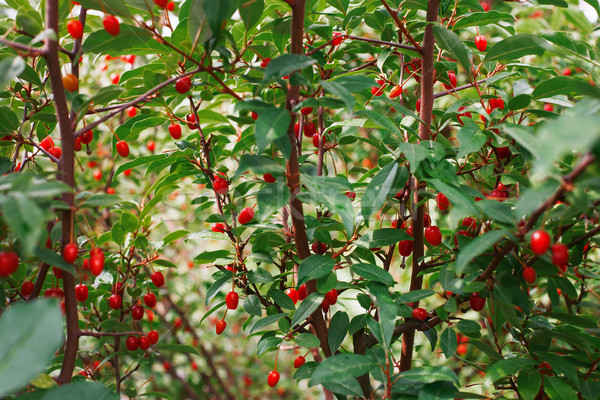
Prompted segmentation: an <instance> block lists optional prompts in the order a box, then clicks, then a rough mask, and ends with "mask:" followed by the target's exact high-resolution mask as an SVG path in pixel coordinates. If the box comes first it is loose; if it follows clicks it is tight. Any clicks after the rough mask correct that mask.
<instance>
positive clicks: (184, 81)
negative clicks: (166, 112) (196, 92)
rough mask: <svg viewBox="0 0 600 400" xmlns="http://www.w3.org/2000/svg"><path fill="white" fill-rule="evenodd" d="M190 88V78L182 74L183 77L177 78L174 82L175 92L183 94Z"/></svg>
mask: <svg viewBox="0 0 600 400" xmlns="http://www.w3.org/2000/svg"><path fill="white" fill-rule="evenodd" d="M191 88H192V80H191V79H190V77H189V76H184V77H183V78H179V79H177V82H175V90H177V93H180V94H184V93H187V92H189V91H190V89H191Z"/></svg>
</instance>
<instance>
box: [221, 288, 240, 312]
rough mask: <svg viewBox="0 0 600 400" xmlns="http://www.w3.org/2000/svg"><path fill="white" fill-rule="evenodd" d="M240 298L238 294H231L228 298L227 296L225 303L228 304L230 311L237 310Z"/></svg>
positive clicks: (228, 294)
mask: <svg viewBox="0 0 600 400" xmlns="http://www.w3.org/2000/svg"><path fill="white" fill-rule="evenodd" d="M239 299H240V297H239V296H238V294H237V293H236V292H229V293H227V296H225V303H226V304H227V308H229V309H230V310H235V309H236V308H237V306H238V301H239Z"/></svg>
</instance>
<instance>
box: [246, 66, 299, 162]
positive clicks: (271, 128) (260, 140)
mask: <svg viewBox="0 0 600 400" xmlns="http://www.w3.org/2000/svg"><path fill="white" fill-rule="evenodd" d="M270 65H271V64H269V66H270ZM290 120H291V116H290V112H289V111H288V110H286V109H284V108H272V109H268V110H264V111H263V112H261V113H260V114H259V115H258V119H257V120H256V123H255V124H254V136H255V137H256V144H258V150H259V151H264V150H265V149H266V148H267V147H269V146H270V145H271V144H272V143H273V142H275V141H276V140H278V139H282V138H283V137H286V136H287V130H288V127H289V125H290Z"/></svg>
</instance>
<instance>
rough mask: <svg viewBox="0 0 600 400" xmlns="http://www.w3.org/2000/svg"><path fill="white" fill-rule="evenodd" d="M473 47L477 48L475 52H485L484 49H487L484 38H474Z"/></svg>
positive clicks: (481, 36)
mask: <svg viewBox="0 0 600 400" xmlns="http://www.w3.org/2000/svg"><path fill="white" fill-rule="evenodd" d="M475 47H477V50H479V51H485V49H487V39H486V37H485V36H483V35H477V36H475Z"/></svg>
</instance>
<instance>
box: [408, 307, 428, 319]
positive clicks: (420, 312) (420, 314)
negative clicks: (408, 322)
mask: <svg viewBox="0 0 600 400" xmlns="http://www.w3.org/2000/svg"><path fill="white" fill-rule="evenodd" d="M412 316H413V318H414V319H418V320H419V321H425V320H426V319H427V310H425V309H424V308H415V309H414V310H412Z"/></svg>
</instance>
